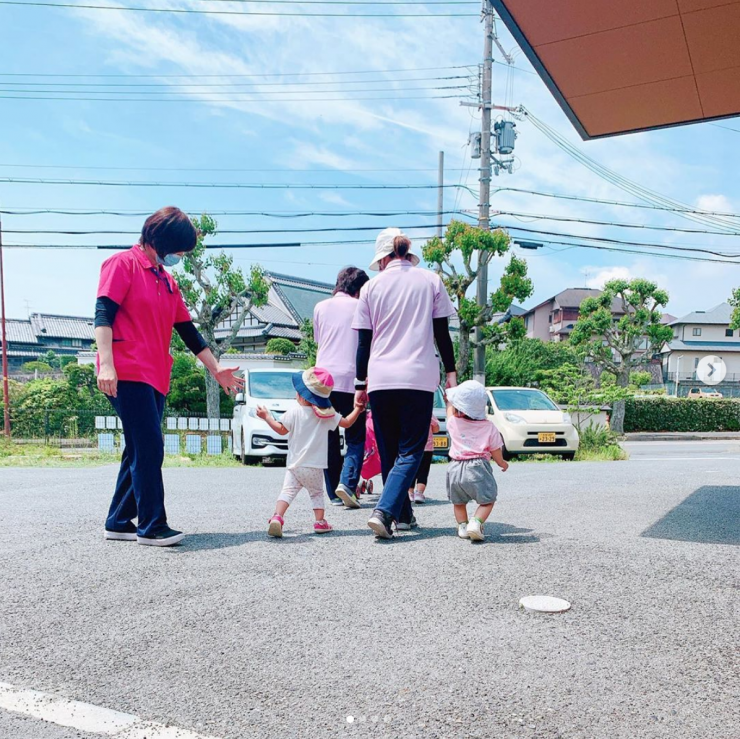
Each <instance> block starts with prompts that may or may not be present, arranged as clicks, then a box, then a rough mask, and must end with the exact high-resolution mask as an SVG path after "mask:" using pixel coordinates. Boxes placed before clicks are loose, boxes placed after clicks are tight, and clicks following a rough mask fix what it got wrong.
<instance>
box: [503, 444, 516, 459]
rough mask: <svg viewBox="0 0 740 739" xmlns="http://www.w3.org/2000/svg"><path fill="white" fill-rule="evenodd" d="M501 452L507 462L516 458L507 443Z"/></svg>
mask: <svg viewBox="0 0 740 739" xmlns="http://www.w3.org/2000/svg"><path fill="white" fill-rule="evenodd" d="M501 454H502V456H503V458H504V461H505V462H511V460H512V459H514V455H513V454H512V453H511V452H510V451H509V450H508V449H507V448H506V445H504V446H503V447H502V448H501Z"/></svg>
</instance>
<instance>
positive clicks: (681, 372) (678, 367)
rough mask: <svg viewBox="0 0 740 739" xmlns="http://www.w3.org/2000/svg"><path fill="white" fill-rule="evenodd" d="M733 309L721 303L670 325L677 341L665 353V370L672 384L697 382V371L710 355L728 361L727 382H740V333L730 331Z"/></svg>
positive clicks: (668, 344) (667, 345) (668, 345)
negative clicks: (683, 381) (701, 362)
mask: <svg viewBox="0 0 740 739" xmlns="http://www.w3.org/2000/svg"><path fill="white" fill-rule="evenodd" d="M732 310H733V309H732V306H731V305H730V304H729V303H720V304H719V305H717V306H715V307H714V308H712V309H711V310H707V311H703V310H697V311H694V312H693V313H689V314H688V315H685V316H683V317H682V318H678V319H677V320H675V321H673V322H671V323H670V324H669V325H670V326H671V328H673V339H671V341H669V342H668V343H667V344H666V345H665V346H664V347H663V350H662V355H663V371H664V374H665V376H666V379H667V380H668V381H669V382H675V381H676V380H678V381H681V380H686V381H690V382H695V381H696V368H697V366H698V364H699V362H700V361H701V359H702V358H704V357H706V356H718V357H719V358H720V359H722V360H723V361H724V363H725V365H726V366H727V381H729V382H732V381H740V331H739V330H735V329H731V328H730V321H731V320H732Z"/></svg>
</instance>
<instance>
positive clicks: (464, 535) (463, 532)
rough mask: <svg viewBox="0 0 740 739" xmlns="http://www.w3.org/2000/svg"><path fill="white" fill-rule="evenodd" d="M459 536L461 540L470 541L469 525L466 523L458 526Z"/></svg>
mask: <svg viewBox="0 0 740 739" xmlns="http://www.w3.org/2000/svg"><path fill="white" fill-rule="evenodd" d="M457 535H458V536H459V537H460V538H461V539H469V538H470V534H469V533H468V524H466V523H459V524H457Z"/></svg>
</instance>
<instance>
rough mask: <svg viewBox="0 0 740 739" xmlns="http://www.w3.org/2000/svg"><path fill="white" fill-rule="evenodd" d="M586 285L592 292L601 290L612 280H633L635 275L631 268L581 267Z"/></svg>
mask: <svg viewBox="0 0 740 739" xmlns="http://www.w3.org/2000/svg"><path fill="white" fill-rule="evenodd" d="M581 273H582V274H583V275H585V278H586V279H585V285H586V287H590V288H591V289H592V290H601V289H602V288H603V287H604V285H605V284H606V283H607V282H609V281H610V280H631V279H633V278H634V277H635V274H634V273H633V271H632V270H631V269H630V268H629V267H581Z"/></svg>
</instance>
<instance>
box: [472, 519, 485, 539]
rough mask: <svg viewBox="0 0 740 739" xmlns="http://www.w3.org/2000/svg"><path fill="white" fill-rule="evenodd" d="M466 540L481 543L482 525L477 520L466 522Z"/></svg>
mask: <svg viewBox="0 0 740 739" xmlns="http://www.w3.org/2000/svg"><path fill="white" fill-rule="evenodd" d="M468 538H469V539H472V540H473V541H483V539H485V538H486V537H485V535H484V533H483V524H482V523H481V522H480V521H479V520H478V519H477V518H471V519H470V521H469V522H468Z"/></svg>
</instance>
